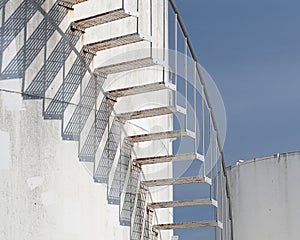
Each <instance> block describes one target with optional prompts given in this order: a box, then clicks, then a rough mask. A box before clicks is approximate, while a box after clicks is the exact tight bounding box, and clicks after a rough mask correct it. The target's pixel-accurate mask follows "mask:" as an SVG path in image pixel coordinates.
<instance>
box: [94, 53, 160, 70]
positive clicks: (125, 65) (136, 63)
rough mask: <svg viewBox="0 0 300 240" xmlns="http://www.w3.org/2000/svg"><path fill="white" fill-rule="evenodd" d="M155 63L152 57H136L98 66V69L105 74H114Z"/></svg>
mask: <svg viewBox="0 0 300 240" xmlns="http://www.w3.org/2000/svg"><path fill="white" fill-rule="evenodd" d="M153 65H155V63H154V61H153V59H152V58H150V57H149V58H142V59H135V60H132V61H126V62H121V63H117V64H112V65H108V66H103V67H99V68H97V70H98V71H100V72H102V73H104V74H113V73H119V72H125V71H130V70H134V69H139V68H145V67H151V66H153Z"/></svg>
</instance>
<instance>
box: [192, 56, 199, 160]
mask: <svg viewBox="0 0 300 240" xmlns="http://www.w3.org/2000/svg"><path fill="white" fill-rule="evenodd" d="M196 66H197V63H196V62H195V61H194V83H193V85H194V86H193V89H194V98H193V100H194V102H193V105H194V116H193V117H194V122H193V124H194V133H195V139H194V151H195V154H196V156H197V153H198V149H197V139H198V138H197V107H196V105H197V69H196Z"/></svg>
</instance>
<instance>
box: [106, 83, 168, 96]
mask: <svg viewBox="0 0 300 240" xmlns="http://www.w3.org/2000/svg"><path fill="white" fill-rule="evenodd" d="M165 88H166V85H165V83H163V82H155V83H149V84H143V85H137V86H133V87H127V88H120V89H116V90H111V91H109V92H106V95H109V96H112V97H114V98H119V97H126V96H131V95H136V94H141V93H147V92H152V91H159V90H163V89H165Z"/></svg>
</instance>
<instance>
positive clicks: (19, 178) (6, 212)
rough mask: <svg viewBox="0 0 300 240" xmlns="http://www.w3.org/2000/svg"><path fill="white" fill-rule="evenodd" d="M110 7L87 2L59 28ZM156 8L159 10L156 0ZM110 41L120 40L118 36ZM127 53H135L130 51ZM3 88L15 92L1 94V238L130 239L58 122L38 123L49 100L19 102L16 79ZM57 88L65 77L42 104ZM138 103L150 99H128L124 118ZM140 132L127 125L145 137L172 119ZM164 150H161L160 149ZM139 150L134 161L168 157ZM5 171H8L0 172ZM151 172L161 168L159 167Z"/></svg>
mask: <svg viewBox="0 0 300 240" xmlns="http://www.w3.org/2000/svg"><path fill="white" fill-rule="evenodd" d="M20 2H21V0H18V1H13V0H11V1H9V5H10V6H11V7H10V8H8V9H6V10H7V11H8V14H7V16H8V15H9V14H10V11H13V10H14V9H16V7H17V6H18V5H19V4H20ZM54 2H55V1H54V0H51V1H46V2H45V4H44V5H43V7H44V8H45V10H48V9H50V8H51V6H52V4H53V3H54ZM112 2H114V3H115V2H117V1H105V2H103V3H101V4H99V3H98V1H96V0H91V1H87V2H84V3H82V6H86V7H82V8H80V9H83V10H81V11H76V9H77V10H78V9H79V7H78V6H79V5H78V6H76V7H75V11H74V12H69V13H68V15H67V17H66V18H65V19H64V21H63V22H62V23H61V25H60V27H61V29H62V30H63V31H65V29H66V28H67V27H68V26H69V24H70V22H71V21H73V20H74V19H77V18H78V17H84V16H88V15H89V14H91V12H93V13H99V12H104V11H107V10H108V9H111V8H114V7H115V6H113V5H114V4H112ZM119 2H121V1H119ZM156 2H157V3H158V0H156ZM93 3H97V4H94V6H95V7H91V6H93ZM104 3H105V4H104ZM160 7H161V6H160V5H157V8H160ZM33 19H34V20H36V22H34V20H32V21H30V23H29V24H28V30H27V31H28V32H27V33H28V37H30V34H32V32H33V30H34V29H33V27H34V26H35V25H36V23H38V22H39V21H41V19H42V15H41V14H38V13H37V14H36V15H35V16H34V17H33ZM145 24H146V23H145ZM145 24H144V25H145ZM129 25H130V24H129ZM129 25H128V27H129ZM115 30H116V31H117V30H122V31H123V30H124V29H123V28H122V27H121V26H120V25H117V26H116V27H115ZM128 30H129V29H128ZM130 30H131V29H130ZM159 31H161V28H160V27H159V28H157V29H156V30H155V31H154V34H155V35H158V34H159ZM88 34H89V36H88V37H90V38H91V39H93V38H94V37H95V36H94V35H93V34H92V33H91V31H90V30H89V33H88ZM88 34H87V35H88ZM110 34H117V32H112V33H110ZM23 35H24V33H23V32H21V33H20V34H19V36H18V37H17V39H16V40H15V41H14V42H13V43H12V44H11V46H10V47H9V48H8V49H7V50H6V52H5V56H6V57H7V59H6V60H9V59H11V58H12V57H13V55H14V54H16V52H17V51H18V50H19V49H20V48H21V47H22V44H23ZM59 39H60V35H59V34H58V33H57V32H56V33H55V34H54V35H53V37H51V39H50V41H49V42H48V44H47V49H46V51H47V56H49V54H50V53H51V51H52V50H53V49H54V47H55V45H56V44H57V42H58V41H59ZM84 40H85V39H84V37H83V38H82V39H81V40H80V41H79V43H78V44H77V45H76V48H77V50H78V51H80V49H81V47H82V44H83V41H84ZM87 40H88V39H86V41H87ZM160 44H162V43H160ZM158 46H159V41H157V44H156V47H158ZM129 49H132V50H134V48H133V47H132V46H131V47H129ZM120 51H121V53H126V51H127V50H126V48H120ZM43 54H44V51H41V52H40V53H39V55H38V57H37V58H36V59H35V60H34V61H33V63H32V64H31V65H30V66H29V68H28V69H27V71H26V72H25V82H24V86H25V88H26V87H28V86H29V84H30V82H31V81H32V79H33V78H34V77H35V76H36V74H37V72H38V71H39V70H40V69H41V67H42V63H43V57H44V55H43ZM105 54H108V52H106V53H104V54H103V56H105ZM110 54H117V52H116V51H115V50H112V51H111V53H110ZM118 54H120V53H118ZM106 56H108V55H106ZM111 56H112V55H111ZM75 57H76V56H75V55H74V54H71V56H70V57H69V58H68V62H69V63H70V64H71V63H72V60H74V59H75ZM102 60H103V59H102ZM105 60H107V59H105ZM99 62H100V61H99ZM96 63H97V61H96ZM6 64H8V62H4V66H5V65H6ZM93 67H95V63H92V65H91V68H92V70H93ZM96 67H97V66H96ZM69 69H70V66H66V71H68V70H69ZM155 72H157V69H155V70H154V71H150V72H149V71H145V72H140V73H139V74H138V73H130V75H131V78H130V81H131V83H132V84H141V83H149V82H151V81H159V80H160V79H158V78H157V77H156V75H155V74H158V73H155ZM88 79H89V77H85V78H84V80H83V84H82V86H83V88H82V89H80V90H81V91H83V90H84V87H85V86H86V81H87V80H88ZM117 79H118V81H119V83H120V82H122V81H123V85H124V86H126V85H127V86H128V84H130V81H127V80H128V75H126V76H124V77H123V79H122V78H119V77H118V78H117ZM114 80H116V76H111V77H109V79H108V81H111V83H112V84H110V87H112V88H114V87H119V86H120V85H118V83H117V84H116V83H115V85H114V82H113V81H114ZM7 81H9V82H7V83H4V82H3V83H0V84H1V85H0V86H1V88H5V89H8V90H11V91H15V92H16V93H4V92H0V129H1V131H0V141H1V144H0V150H1V151H0V213H1V214H0V239H1V240H41V239H42V240H53V239H56V240H69V239H70V240H71V239H72V240H86V239H118V240H127V239H129V228H128V227H123V226H120V225H119V207H118V206H113V205H108V204H107V199H106V195H107V187H106V186H105V185H104V184H96V183H94V181H93V178H92V176H91V170H90V169H91V168H92V165H91V164H89V163H86V164H82V163H80V162H79V161H78V156H77V154H78V149H77V148H78V144H77V143H76V142H67V141H62V139H61V121H57V120H54V121H50V120H47V121H45V120H44V119H43V117H42V109H43V104H45V106H46V107H47V104H49V102H48V100H45V102H42V101H41V100H26V101H23V100H22V97H21V95H20V93H21V84H20V83H21V82H20V80H14V81H11V80H7ZM61 81H62V72H61V71H60V72H59V73H58V75H57V76H56V79H55V80H54V81H53V83H52V84H51V86H50V87H49V89H48V91H47V92H46V97H49V98H51V97H53V96H54V94H55V91H54V90H55V89H57V87H58V86H59V84H60V83H61ZM79 94H80V91H77V93H76V94H75V97H74V98H73V99H72V101H71V102H72V103H73V104H78V99H79V98H78V96H79ZM141 99H142V100H143V102H140V104H142V105H143V104H145V102H147V101H148V100H149V99H150V96H149V97H147V98H143V97H142V98H141V97H140V98H137V97H135V98H134V99H127V107H128V108H127V109H126V107H125V108H124V107H123V108H121V109H122V110H124V111H126V110H132V109H136V108H137V109H138V108H139V107H140V106H139V105H136V101H140V100H141ZM155 99H156V101H155V103H156V104H157V103H161V104H166V102H167V101H168V100H169V96H168V95H166V94H164V93H161V94H157V93H156V94H155ZM69 106H70V107H68V109H67V110H66V112H65V116H64V120H65V121H67V120H68V118H69V117H70V115H71V114H72V113H73V108H74V106H73V107H72V106H71V105H69ZM94 113H95V112H92V113H91V116H90V122H93V120H94V119H93V117H94V116H95V114H94ZM138 125H139V126H138V127H136V126H135V127H133V125H132V124H131V125H130V124H128V125H127V127H128V129H127V130H128V131H129V132H131V133H138V132H140V131H141V129H140V127H141V126H146V127H147V129H146V130H153V129H157V126H160V127H162V128H164V129H165V130H168V129H169V128H170V127H171V121H170V118H169V117H162V118H155V119H151V120H146V121H139V124H138ZM88 131H89V126H88V124H87V127H85V128H84V131H83V133H82V135H83V136H86V135H87V133H88ZM143 131H145V130H143ZM162 143H163V144H165V146H166V147H164V148H161V145H162ZM141 146H143V147H140V146H139V145H137V146H135V151H136V152H137V154H139V155H142V154H146V155H152V154H165V153H166V152H168V151H170V150H171V144H170V142H169V141H166V142H164V141H163V142H160V143H155V144H154V145H152V146H148V145H141ZM158 146H160V148H159V149H163V150H162V151H163V152H161V153H159V152H157V149H158ZM98 154H99V153H98ZM3 169H5V170H4V171H2V170H3ZM88 169H89V170H88ZM156 169H157V170H158V169H159V168H158V167H156ZM154 170H155V169H154V168H153V169H151V173H153V171H154ZM165 170H166V171H164V172H158V173H157V174H159V175H160V176H161V177H171V176H172V168H171V166H170V165H168V164H166V165H165ZM146 171H147V170H146ZM161 174H163V176H162V175H161ZM152 175H153V174H152ZM154 176H155V174H154ZM153 197H154V200H155V199H162V200H171V199H172V189H171V188H169V189H161V190H160V191H157V192H155V194H154V195H153ZM158 217H159V218H160V219H162V220H163V221H164V222H172V214H171V211H170V210H164V211H161V212H160V213H159V216H158ZM171 235H172V232H171V231H166V232H164V233H163V234H162V236H163V238H162V239H166V240H169V239H170V238H171Z"/></svg>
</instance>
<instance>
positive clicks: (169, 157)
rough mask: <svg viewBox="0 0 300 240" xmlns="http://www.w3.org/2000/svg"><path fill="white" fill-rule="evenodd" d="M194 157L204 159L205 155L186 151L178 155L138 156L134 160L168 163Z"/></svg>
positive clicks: (144, 163) (144, 162)
mask: <svg viewBox="0 0 300 240" xmlns="http://www.w3.org/2000/svg"><path fill="white" fill-rule="evenodd" d="M194 159H198V160H201V161H203V160H204V156H203V155H200V154H196V153H186V154H178V155H165V156H157V157H147V158H137V159H135V160H134V161H135V162H136V163H138V164H140V165H146V164H156V163H166V162H173V161H184V160H194Z"/></svg>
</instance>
